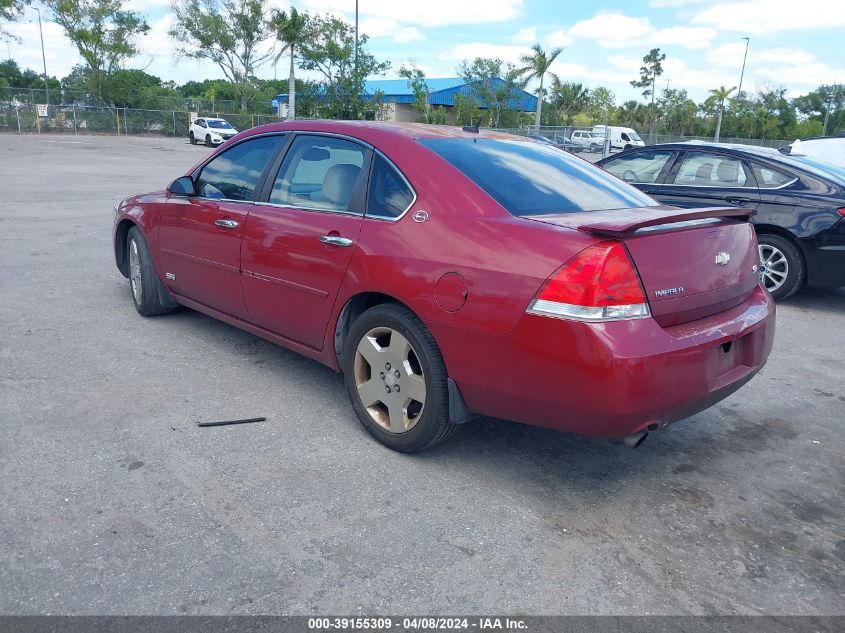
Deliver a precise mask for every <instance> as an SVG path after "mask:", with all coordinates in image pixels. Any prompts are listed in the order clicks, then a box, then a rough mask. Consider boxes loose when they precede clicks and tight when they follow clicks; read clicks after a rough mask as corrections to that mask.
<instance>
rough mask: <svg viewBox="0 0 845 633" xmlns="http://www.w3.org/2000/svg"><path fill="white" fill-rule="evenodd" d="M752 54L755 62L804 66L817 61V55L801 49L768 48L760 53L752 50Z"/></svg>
mask: <svg viewBox="0 0 845 633" xmlns="http://www.w3.org/2000/svg"><path fill="white" fill-rule="evenodd" d="M751 53H752V57H753V59H754V61H755V62H773V63H775V64H789V65H803V64H809V63H810V62H813V61H815V60H816V56H815V55H813V54H812V53H810V52H808V51H805V50H803V49H800V48H768V49H764V50H761V51H758V52H754V51H753V50H752V51H751Z"/></svg>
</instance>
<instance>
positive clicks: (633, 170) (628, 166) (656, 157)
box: [602, 151, 672, 184]
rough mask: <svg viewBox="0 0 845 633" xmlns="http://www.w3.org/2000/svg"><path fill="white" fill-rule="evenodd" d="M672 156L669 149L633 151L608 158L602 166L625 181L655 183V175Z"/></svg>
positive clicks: (657, 174)
mask: <svg viewBox="0 0 845 633" xmlns="http://www.w3.org/2000/svg"><path fill="white" fill-rule="evenodd" d="M670 158H672V152H671V151H645V152H635V153H634V154H629V155H627V156H625V155H622V156H620V157H619V158H614V159H613V160H609V161H607V162H606V163H604V164H603V165H602V167H603V168H604V169H605V170H607V171H609V172H610V173H611V174H613V175H614V176H616V177H617V178H621V179H622V180H624V181H625V182H634V183H649V184H651V183H656V182H657V177H658V176H659V175H660V172H661V171H662V170H663V167H665V166H666V163H667V162H668V161H669V159H670Z"/></svg>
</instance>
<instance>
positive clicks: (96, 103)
mask: <svg viewBox="0 0 845 633" xmlns="http://www.w3.org/2000/svg"><path fill="white" fill-rule="evenodd" d="M0 102H9V103H11V104H13V105H14V104H18V105H36V104H38V103H42V104H45V105H50V106H57V107H61V106H70V105H76V107H80V108H81V107H109V104H108V103H106V102H104V101H103V100H102V99H99V98H97V97H96V96H94V95H93V94H92V93H90V92H85V91H84V90H62V89H58V90H45V89H44V88H11V87H8V86H0ZM147 105H150V106H153V108H154V109H156V110H166V111H171V110H175V111H177V112H178V111H183V112H189V111H192V112H197V111H199V110H204V111H208V112H216V111H220V112H232V111H233V110H235V109H236V108H237V104H236V103H235V102H234V101H232V100H231V99H210V98H206V97H168V96H162V95H157V96H155V97H154V99H153V102H151V103H149V104H147Z"/></svg>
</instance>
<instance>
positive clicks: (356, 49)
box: [355, 0, 358, 73]
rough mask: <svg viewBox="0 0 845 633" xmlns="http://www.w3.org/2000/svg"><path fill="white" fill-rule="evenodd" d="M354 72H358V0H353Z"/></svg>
mask: <svg viewBox="0 0 845 633" xmlns="http://www.w3.org/2000/svg"><path fill="white" fill-rule="evenodd" d="M355 72H356V73H357V72H358V0H355Z"/></svg>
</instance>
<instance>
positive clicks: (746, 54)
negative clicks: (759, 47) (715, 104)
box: [736, 37, 751, 99]
mask: <svg viewBox="0 0 845 633" xmlns="http://www.w3.org/2000/svg"><path fill="white" fill-rule="evenodd" d="M742 39H744V40H745V55H743V56H742V72H741V73H739V89H738V90H737V93H736V98H737V99H742V79H743V77H745V60H746V59H748V43H749V42H750V41H751V38H750V37H743V38H742Z"/></svg>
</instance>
